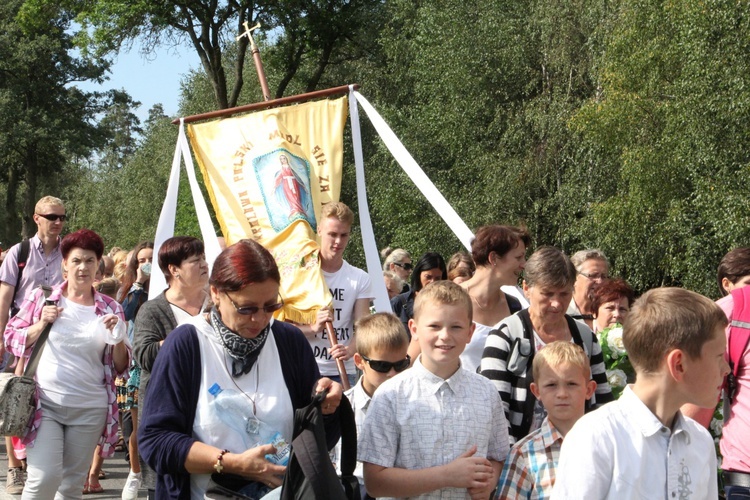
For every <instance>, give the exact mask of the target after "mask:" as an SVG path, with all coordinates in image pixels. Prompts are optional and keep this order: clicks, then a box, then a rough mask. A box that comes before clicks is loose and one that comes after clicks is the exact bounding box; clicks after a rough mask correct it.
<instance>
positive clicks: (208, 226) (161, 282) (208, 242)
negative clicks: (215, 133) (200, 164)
mask: <svg viewBox="0 0 750 500" xmlns="http://www.w3.org/2000/svg"><path fill="white" fill-rule="evenodd" d="M182 158H184V159H185V170H186V171H187V175H188V181H189V184H190V192H191V193H192V195H193V204H194V206H195V211H196V213H197V215H198V225H199V226H200V228H201V235H202V237H203V245H204V247H205V252H206V261H207V262H208V267H209V272H210V269H211V268H212V267H213V264H214V260H216V257H217V256H218V255H219V253H220V252H221V248H220V247H219V239H218V238H217V236H216V231H215V230H214V227H213V223H212V222H211V216H210V215H209V213H208V206H206V200H205V199H204V198H203V193H201V190H200V187H199V186H198V181H197V179H196V177H195V166H194V165H193V157H192V156H191V155H190V146H189V145H188V141H187V136H186V135H185V124H184V122H183V120H182V118H180V131H179V135H178V137H177V144H176V145H175V151H174V158H173V159H172V171H171V172H170V174H169V185H168V186H167V195H166V197H165V198H164V205H162V207H161V214H160V215H159V223H158V224H157V226H156V235H155V236H154V260H155V261H156V260H157V259H158V257H157V256H158V255H159V249H160V248H161V245H162V244H163V243H164V242H165V241H166V240H168V239H169V238H171V237H172V236H174V225H175V218H176V216H177V193H178V190H179V187H180V164H181V160H182ZM157 267H158V265H157V266H154V267H153V268H157ZM165 288H167V279H166V277H165V276H164V273H161V272H152V274H151V279H150V280H149V292H148V299H149V300H151V299H153V298H155V297H157V296H158V295H159V294H160V293H161V292H163V291H164V289H165Z"/></svg>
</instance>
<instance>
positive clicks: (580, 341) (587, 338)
mask: <svg viewBox="0 0 750 500" xmlns="http://www.w3.org/2000/svg"><path fill="white" fill-rule="evenodd" d="M565 319H566V320H567V322H568V330H570V335H571V336H572V337H573V342H575V343H576V344H577V345H579V346H581V347H582V348H583V350H584V351H586V356H587V357H588V358H589V359H591V354H592V352H593V351H592V348H593V347H594V335H593V333H588V332H587V334H586V335H584V334H583V333H582V331H581V328H580V326H581V325H583V326H586V325H585V324H584V323H581V322H579V321H576V320H574V319H573V318H572V317H571V316H568V315H567V314H566V315H565ZM587 328H588V327H587ZM583 331H584V332H585V330H583Z"/></svg>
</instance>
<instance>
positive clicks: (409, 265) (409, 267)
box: [393, 262, 414, 271]
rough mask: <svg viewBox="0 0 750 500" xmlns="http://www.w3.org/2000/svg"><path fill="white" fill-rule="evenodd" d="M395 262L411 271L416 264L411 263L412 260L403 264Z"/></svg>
mask: <svg viewBox="0 0 750 500" xmlns="http://www.w3.org/2000/svg"><path fill="white" fill-rule="evenodd" d="M393 264H394V265H396V266H398V267H400V268H401V269H403V270H404V271H411V270H412V269H414V266H413V265H411V262H407V263H406V264H401V263H400V262H394V263H393Z"/></svg>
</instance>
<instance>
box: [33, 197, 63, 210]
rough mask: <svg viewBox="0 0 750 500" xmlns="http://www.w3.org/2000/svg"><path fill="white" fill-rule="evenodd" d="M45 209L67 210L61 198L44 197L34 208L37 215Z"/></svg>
mask: <svg viewBox="0 0 750 500" xmlns="http://www.w3.org/2000/svg"><path fill="white" fill-rule="evenodd" d="M43 207H63V208H65V204H64V203H63V201H62V200H61V199H60V198H55V197H54V196H44V197H43V198H41V199H40V200H39V201H37V202H36V206H35V207H34V212H35V213H37V214H38V213H40V212H41V210H42V208H43Z"/></svg>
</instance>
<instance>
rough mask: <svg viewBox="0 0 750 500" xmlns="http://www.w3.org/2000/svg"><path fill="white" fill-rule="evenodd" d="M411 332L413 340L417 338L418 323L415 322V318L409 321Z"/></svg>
mask: <svg viewBox="0 0 750 500" xmlns="http://www.w3.org/2000/svg"><path fill="white" fill-rule="evenodd" d="M409 331H410V332H411V338H412V339H415V338H417V323H416V322H415V321H414V318H412V319H410V320H409Z"/></svg>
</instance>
